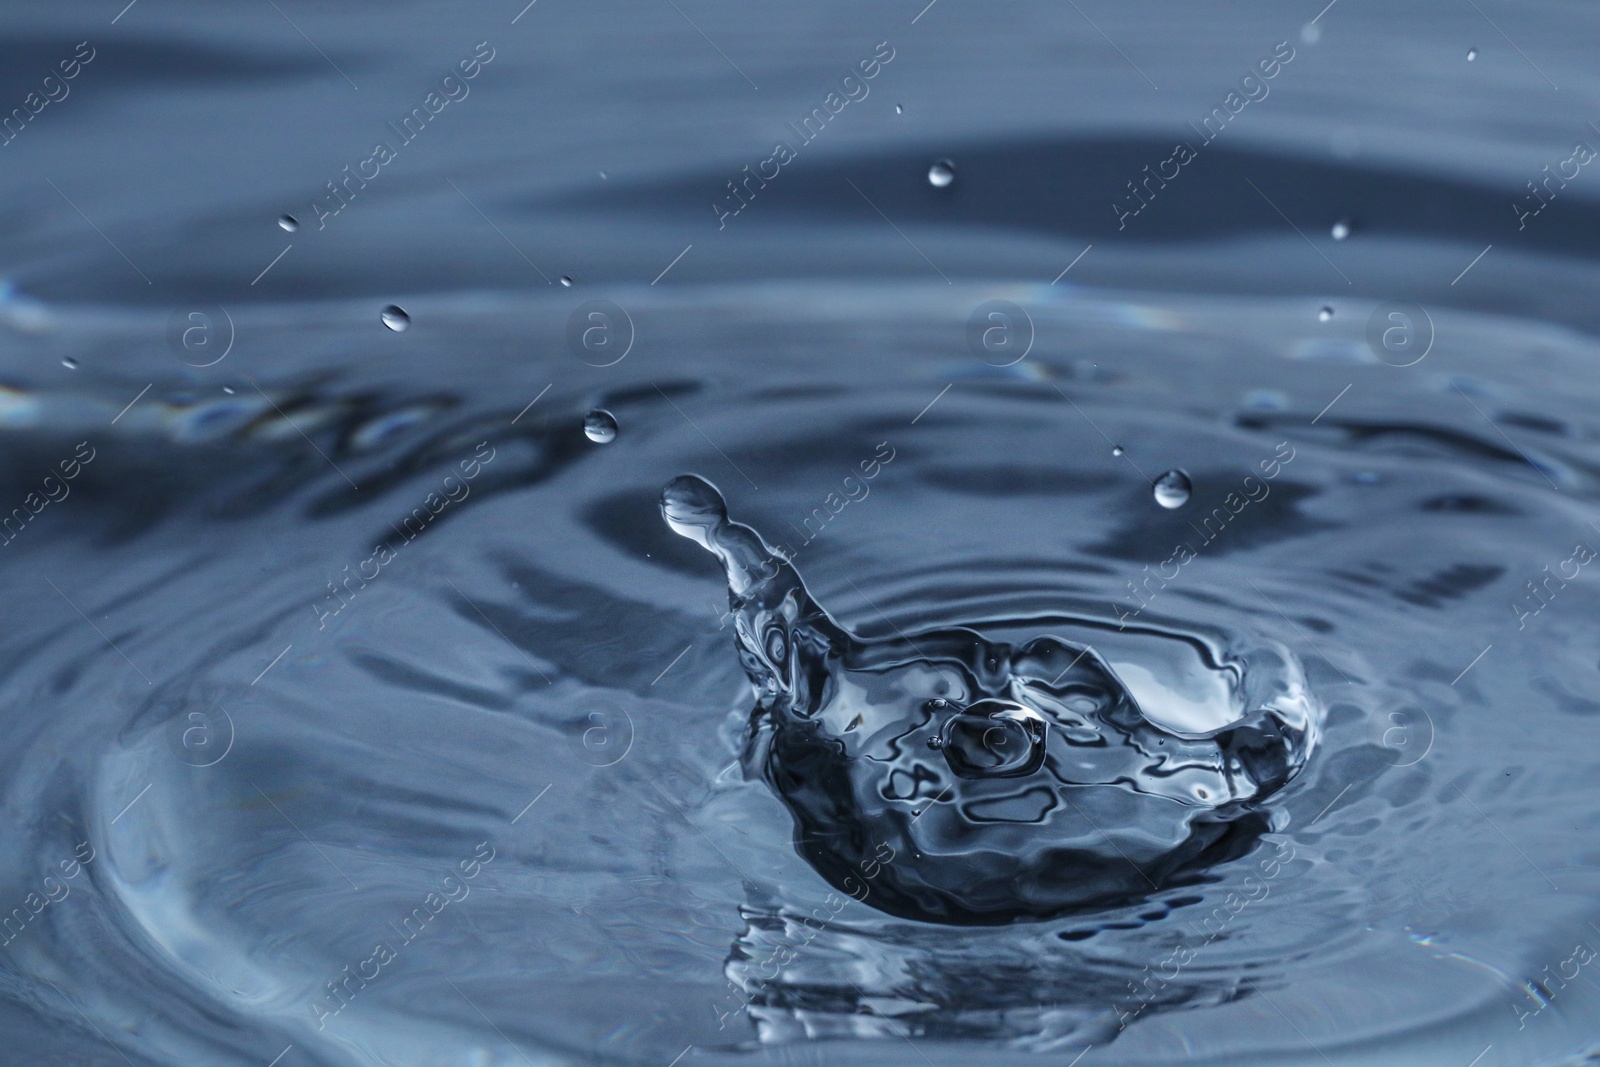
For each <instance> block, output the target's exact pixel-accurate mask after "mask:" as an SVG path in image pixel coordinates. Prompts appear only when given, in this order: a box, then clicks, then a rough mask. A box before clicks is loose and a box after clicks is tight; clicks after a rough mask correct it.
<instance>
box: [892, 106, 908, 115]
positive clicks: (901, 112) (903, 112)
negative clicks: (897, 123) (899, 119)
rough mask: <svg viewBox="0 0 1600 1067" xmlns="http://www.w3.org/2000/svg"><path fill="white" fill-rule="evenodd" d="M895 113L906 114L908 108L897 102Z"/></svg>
mask: <svg viewBox="0 0 1600 1067" xmlns="http://www.w3.org/2000/svg"><path fill="white" fill-rule="evenodd" d="M894 113H895V114H896V115H904V114H905V113H906V109H905V108H903V107H901V106H900V105H899V104H896V105H895V106H894Z"/></svg>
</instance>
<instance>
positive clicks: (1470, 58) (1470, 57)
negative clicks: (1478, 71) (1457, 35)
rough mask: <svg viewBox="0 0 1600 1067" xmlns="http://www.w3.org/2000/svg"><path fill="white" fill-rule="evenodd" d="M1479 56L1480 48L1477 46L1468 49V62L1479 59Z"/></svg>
mask: <svg viewBox="0 0 1600 1067" xmlns="http://www.w3.org/2000/svg"><path fill="white" fill-rule="evenodd" d="M1477 58H1478V50H1477V49H1476V48H1469V49H1467V62H1468V63H1471V62H1472V61H1473V60H1474V59H1477Z"/></svg>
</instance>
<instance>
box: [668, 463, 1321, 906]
mask: <svg viewBox="0 0 1600 1067" xmlns="http://www.w3.org/2000/svg"><path fill="white" fill-rule="evenodd" d="M661 511H662V515H663V517H664V518H665V519H666V521H667V524H668V525H669V526H670V527H671V528H672V529H673V531H674V532H676V533H678V534H680V535H682V536H684V537H687V538H689V539H690V540H693V541H694V542H696V543H697V544H699V545H700V546H701V547H703V548H705V549H706V550H708V551H709V552H711V553H712V554H713V555H715V556H716V557H717V558H718V559H719V560H720V561H721V562H722V565H723V568H724V571H725V572H726V575H727V580H728V599H729V606H730V608H731V609H732V614H733V615H734V618H735V620H736V625H735V632H736V642H737V648H738V654H739V660H740V663H741V664H742V665H743V667H744V670H745V673H746V675H747V676H748V677H749V679H750V681H751V683H752V684H753V686H754V687H755V695H756V706H755V709H754V711H753V712H752V714H751V717H750V730H749V734H748V736H747V739H746V748H745V766H746V771H747V773H750V774H752V775H759V776H761V777H762V778H764V779H765V780H766V782H767V784H768V785H769V786H771V788H772V789H773V791H774V792H776V793H777V795H778V796H779V798H780V799H782V800H783V802H784V803H785V804H786V805H787V806H788V808H789V811H790V814H791V815H792V816H793V819H794V825H795V843H796V847H797V849H798V850H799V852H800V854H801V855H802V856H803V857H804V858H805V859H806V860H807V861H808V862H809V863H810V864H811V865H812V866H813V867H814V868H815V869H816V870H817V872H818V873H819V874H821V875H822V876H823V877H824V878H825V879H827V880H828V881H829V882H830V883H832V884H833V885H834V886H835V887H837V888H839V889H840V890H842V891H843V892H846V893H849V894H851V895H852V896H855V897H856V898H857V899H860V900H863V901H865V902H867V903H869V904H872V905H873V906H875V907H877V908H879V909H881V910H883V911H886V912H889V913H890V914H893V915H898V916H901V917H904V918H914V919H921V920H924V921H928V922H937V923H947V924H957V925H993V924H1000V923H1009V922H1015V921H1019V920H1027V919H1039V918H1047V917H1050V916H1055V915H1062V914H1068V913H1072V912H1082V911H1093V910H1098V909H1102V908H1107V907H1115V906H1120V905H1122V904H1126V903H1128V902H1130V901H1133V900H1138V899H1142V898H1144V897H1145V896H1148V895H1149V894H1150V893H1151V892H1153V891H1155V890H1157V889H1159V888H1161V887H1164V886H1167V885H1172V884H1179V883H1181V882H1183V881H1184V880H1186V879H1192V878H1193V877H1195V876H1196V875H1198V874H1199V873H1200V872H1201V871H1203V870H1204V869H1206V868H1208V867H1210V866H1212V865H1214V864H1216V863H1219V862H1222V861H1224V860H1226V859H1231V858H1235V857H1237V856H1238V855H1240V854H1242V853H1243V852H1244V851H1246V850H1247V849H1248V848H1249V847H1250V846H1251V845H1252V844H1253V843H1254V841H1255V839H1256V837H1257V836H1258V835H1259V834H1260V833H1261V832H1262V831H1263V830H1265V829H1266V828H1267V827H1268V824H1269V820H1268V818H1267V817H1266V814H1265V813H1264V812H1263V811H1262V809H1261V808H1260V806H1259V802H1260V801H1261V800H1263V799H1264V798H1266V797H1268V796H1270V795H1271V794H1272V793H1274V792H1276V791H1277V790H1279V789H1281V788H1282V787H1283V786H1284V785H1285V784H1286V783H1287V782H1288V781H1289V780H1290V779H1291V778H1292V777H1293V776H1294V775H1295V773H1296V772H1297V771H1298V770H1299V769H1300V767H1301V766H1302V765H1303V764H1304V762H1305V760H1306V757H1307V756H1308V754H1309V753H1310V751H1311V748H1312V746H1313V744H1314V742H1315V737H1316V733H1317V717H1316V714H1315V708H1314V704H1313V703H1312V701H1311V700H1310V699H1309V697H1307V695H1306V694H1305V692H1304V688H1303V684H1302V682H1301V679H1300V675H1299V669H1298V667H1297V666H1296V665H1294V663H1293V661H1292V660H1290V659H1288V658H1287V653H1283V654H1282V656H1281V657H1280V659H1279V661H1278V662H1279V665H1280V667H1281V671H1280V674H1279V677H1278V679H1277V683H1276V684H1275V686H1274V687H1273V688H1274V692H1273V693H1272V694H1271V699H1268V700H1263V701H1260V702H1257V701H1254V700H1253V701H1252V706H1253V707H1255V708H1256V710H1252V711H1249V712H1248V713H1244V714H1242V715H1240V716H1238V717H1237V718H1236V721H1233V722H1232V723H1230V724H1229V725H1227V726H1224V727H1222V728H1220V729H1216V730H1210V731H1206V732H1180V731H1177V730H1174V729H1169V728H1167V727H1164V726H1161V725H1158V724H1157V723H1155V722H1154V721H1152V720H1151V719H1149V718H1147V717H1146V715H1145V713H1144V712H1143V711H1142V710H1141V708H1140V706H1139V705H1138V704H1137V703H1136V702H1135V700H1134V697H1133V695H1132V693H1131V692H1130V691H1129V689H1128V687H1127V686H1125V685H1124V684H1123V682H1122V681H1121V680H1120V679H1119V678H1118V677H1117V676H1116V675H1115V674H1114V673H1113V672H1112V670H1111V668H1110V666H1108V664H1107V663H1106V662H1105V661H1104V660H1103V659H1102V658H1101V657H1100V655H1099V654H1097V653H1096V652H1095V651H1094V650H1093V649H1092V648H1090V647H1087V646H1077V645H1073V644H1069V643H1068V642H1066V641H1064V640H1061V639H1059V638H1057V637H1053V636H1049V635H1043V634H1041V635H1038V636H1035V637H1033V638H1032V639H1030V640H1028V641H1026V642H1025V643H1023V644H1021V645H1015V644H1009V643H1002V642H998V641H991V640H989V639H988V638H986V637H985V636H983V635H982V634H980V633H979V632H978V631H976V630H973V629H967V628H964V627H956V628H949V629H939V630H932V631H925V632H922V633H917V634H913V635H909V636H908V635H904V634H897V635H896V636H894V637H890V638H883V639H877V640H867V639H863V638H860V637H858V636H856V635H855V634H853V633H851V632H850V631H849V630H847V629H846V628H845V627H843V626H842V625H840V624H839V623H838V622H836V621H835V620H834V619H833V617H832V616H830V615H829V614H828V612H827V611H826V610H824V609H823V608H822V607H821V606H820V605H819V604H817V602H816V601H815V600H813V599H812V597H811V595H810V593H809V592H808V591H807V590H806V587H805V584H804V582H803V581H802V580H801V578H800V575H799V573H798V572H797V571H796V570H795V568H794V567H793V566H792V565H791V564H790V562H789V561H788V559H787V558H785V556H784V555H783V554H782V553H780V552H778V551H777V550H775V549H773V548H772V547H771V546H769V545H768V544H767V543H766V541H765V540H763V538H762V537H761V535H760V534H759V533H757V532H756V531H755V530H754V529H752V528H750V527H749V526H745V525H743V524H740V523H736V522H732V521H730V520H729V518H728V511H727V504H726V502H725V501H724V499H723V497H722V494H721V493H720V492H718V491H717V489H716V487H715V486H713V485H712V484H711V483H710V482H708V481H706V480H705V479H703V478H700V477H697V476H694V475H684V476H681V477H678V478H675V479H673V481H672V482H671V483H669V484H668V485H667V487H666V489H665V490H664V491H663V493H662V497H661ZM1266 661H1267V658H1266V657H1262V658H1261V660H1260V662H1262V663H1263V664H1264V663H1266ZM1254 662H1256V661H1254V660H1253V664H1254ZM1262 672H1263V673H1269V668H1267V667H1262ZM1257 695H1259V694H1257ZM886 857H888V858H886ZM869 880H870V883H871V884H870V886H868V884H867V883H868V881H869Z"/></svg>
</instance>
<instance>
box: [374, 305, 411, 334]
mask: <svg viewBox="0 0 1600 1067" xmlns="http://www.w3.org/2000/svg"><path fill="white" fill-rule="evenodd" d="M378 318H380V319H382V320H383V324H384V325H385V326H387V327H389V329H391V330H393V331H394V332H395V333H404V332H405V331H406V330H407V329H409V328H410V326H411V316H410V315H407V314H406V309H405V308H403V307H401V306H400V305H399V304H390V305H389V306H388V307H386V308H384V309H383V313H382V314H380V315H379V316H378Z"/></svg>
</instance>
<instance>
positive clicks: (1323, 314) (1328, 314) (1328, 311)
mask: <svg viewBox="0 0 1600 1067" xmlns="http://www.w3.org/2000/svg"><path fill="white" fill-rule="evenodd" d="M1331 318H1333V309H1332V308H1329V307H1325V308H1323V309H1322V310H1321V311H1319V312H1317V319H1318V321H1320V322H1327V321H1328V320H1329V319H1331Z"/></svg>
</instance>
